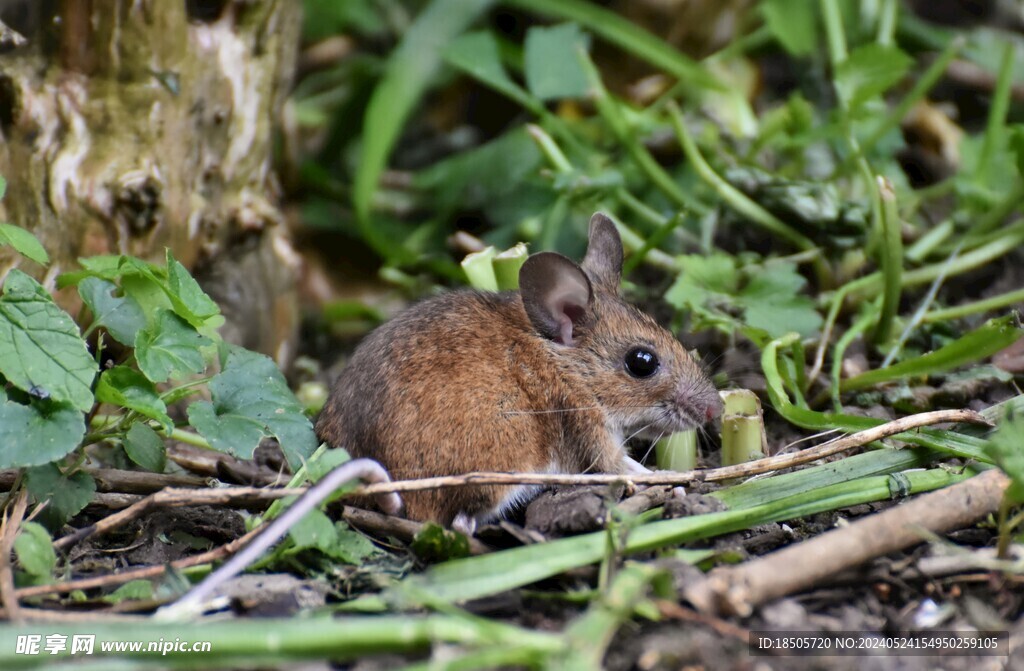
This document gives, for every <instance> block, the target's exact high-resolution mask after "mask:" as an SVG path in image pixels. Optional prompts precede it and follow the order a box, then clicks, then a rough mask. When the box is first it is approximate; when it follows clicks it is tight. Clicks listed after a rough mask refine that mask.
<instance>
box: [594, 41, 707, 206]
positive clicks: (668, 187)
mask: <svg viewBox="0 0 1024 671" xmlns="http://www.w3.org/2000/svg"><path fill="white" fill-rule="evenodd" d="M579 58H580V64H581V65H582V66H583V69H584V71H585V72H586V73H587V79H588V81H589V83H590V87H591V94H592V97H593V101H594V106H595V107H596V108H597V112H598V114H600V115H601V118H602V119H604V121H605V123H607V124H608V127H609V128H610V129H611V131H612V133H614V134H615V137H616V138H617V139H618V140H619V142H621V143H622V145H623V146H624V147H625V148H626V151H627V152H629V155H630V158H632V159H633V161H634V162H635V163H636V164H637V165H638V166H639V167H640V169H641V170H642V171H643V172H644V173H645V174H646V175H647V176H648V178H649V179H650V180H651V182H652V183H653V184H654V185H655V186H656V187H658V189H659V190H660V191H661V192H662V193H664V194H665V195H666V196H668V197H669V198H670V199H671V200H672V202H673V203H675V204H676V205H677V206H679V207H680V208H682V209H683V210H686V211H689V212H694V213H697V214H698V215H702V214H705V213H706V212H707V211H708V208H707V207H706V206H704V205H703V204H702V203H699V202H697V201H696V200H695V199H694V198H692V197H691V196H690V195H689V194H687V193H686V192H684V191H683V189H682V187H680V186H679V184H677V183H676V181H675V180H674V179H672V176H671V175H669V174H668V172H666V171H665V169H664V168H662V167H661V165H659V164H658V162H657V161H656V160H654V157H653V156H651V153H650V152H649V151H648V150H647V148H646V147H644V145H643V143H641V142H640V140H639V139H637V137H636V135H635V134H634V133H633V131H632V129H631V128H630V127H629V123H628V122H627V121H626V119H625V117H624V116H623V115H622V112H621V111H620V110H619V106H618V103H617V102H616V101H615V100H613V99H612V97H611V95H610V94H609V93H608V91H607V89H605V87H604V84H603V83H602V82H601V75H600V73H598V71H597V68H596V67H594V63H593V62H592V61H591V60H590V56H589V55H587V53H586V52H585V51H583V50H580V54H579Z"/></svg>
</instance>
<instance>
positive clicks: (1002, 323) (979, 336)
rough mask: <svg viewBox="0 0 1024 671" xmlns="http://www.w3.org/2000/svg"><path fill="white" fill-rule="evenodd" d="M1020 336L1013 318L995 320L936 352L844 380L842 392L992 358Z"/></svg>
mask: <svg viewBox="0 0 1024 671" xmlns="http://www.w3.org/2000/svg"><path fill="white" fill-rule="evenodd" d="M1020 335H1021V330H1020V329H1018V328H1017V327H1016V326H1014V325H1013V324H1012V323H1011V318H1010V317H1003V318H1001V319H992V320H990V321H988V322H987V323H985V324H984V325H983V326H980V327H979V328H976V329H974V330H973V331H971V332H970V333H967V334H966V335H964V336H961V337H960V338H958V339H957V340H955V341H953V342H951V343H949V344H948V345H946V346H944V347H940V348H939V349H937V350H935V351H934V352H929V353H928V354H923V355H921V356H919V357H917V358H916V359H910V360H907V361H902V362H900V363H897V364H894V365H892V366H889V367H888V368H878V369H875V370H869V371H867V372H866V373H861V374H860V375H855V376H854V377H850V378H847V379H845V380H843V382H842V385H841V389H842V391H844V392H846V391H856V390H858V389H865V388H867V387H871V386H874V385H876V384H879V383H882V382H890V381H892V380H897V379H899V378H902V377H907V376H909V375H922V374H927V373H931V372H939V371H944V370H949V369H951V368H955V367H957V366H961V365H964V364H966V363H970V362H973V361H978V360H979V359H984V358H985V357H988V356H991V355H992V354H995V353H996V352H998V351H1000V350H1001V349H1003V348H1004V347H1007V346H1009V345H1010V344H1012V343H1013V342H1015V341H1016V340H1017V339H1018V338H1020Z"/></svg>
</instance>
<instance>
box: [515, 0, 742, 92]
mask: <svg viewBox="0 0 1024 671" xmlns="http://www.w3.org/2000/svg"><path fill="white" fill-rule="evenodd" d="M503 4H505V5H507V6H510V7H519V8H520V9H525V10H527V11H531V12H537V13H538V14H542V15H544V16H553V17H557V18H560V19H564V20H567V21H575V22H576V23H579V24H580V25H582V26H585V27H586V28H587V29H588V30H591V31H593V32H594V33H595V34H596V35H599V36H600V37H602V38H604V39H605V40H608V41H609V42H611V43H612V44H614V45H616V46H618V47H620V48H621V49H623V50H624V51H627V52H629V53H631V54H633V55H635V56H637V57H639V58H641V59H643V60H645V61H647V62H648V63H650V64H651V65H654V66H656V67H659V68H661V69H662V70H664V71H665V72H667V73H669V74H670V75H673V76H675V77H678V78H679V79H680V80H681V81H684V82H686V83H688V84H690V85H692V86H696V87H700V88H707V89H713V90H722V89H723V86H722V84H721V83H719V82H718V81H717V80H716V79H715V78H714V77H712V76H711V75H710V74H709V73H708V72H707V71H706V70H705V69H704V68H702V67H701V66H700V65H698V64H697V63H696V62H695V61H693V60H692V59H691V58H689V57H687V56H685V55H684V54H683V53H681V52H680V51H679V50H677V49H675V48H674V47H672V45H670V44H668V43H667V42H665V41H664V40H662V39H660V38H658V37H656V36H655V35H653V34H651V33H649V32H647V31H646V30H644V29H643V28H641V27H639V26H638V25H636V24H635V23H632V22H631V21H629V20H628V19H626V18H624V17H623V16H622V15H620V14H618V13H616V12H613V11H611V10H608V9H604V8H603V7H600V6H598V5H596V4H593V3H590V2H584V1H583V0H558V2H550V1H549V0H505V1H504V3H503Z"/></svg>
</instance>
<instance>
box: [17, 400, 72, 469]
mask: <svg viewBox="0 0 1024 671" xmlns="http://www.w3.org/2000/svg"><path fill="white" fill-rule="evenodd" d="M84 435H85V416H84V415H83V414H82V413H81V412H79V411H78V410H76V409H74V408H73V407H71V406H70V405H69V404H67V403H52V402H50V403H42V402H40V403H34V404H32V405H22V404H20V403H15V402H14V401H5V402H3V403H0V468H19V467H22V466H38V465H40V464H48V463H50V462H51V461H54V460H55V459H60V458H61V457H63V456H64V455H66V454H67V453H69V452H71V450H73V449H75V448H76V447H78V444H79V443H80V442H81V441H82V436H84Z"/></svg>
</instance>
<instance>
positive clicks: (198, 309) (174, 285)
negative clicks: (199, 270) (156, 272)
mask: <svg viewBox="0 0 1024 671" xmlns="http://www.w3.org/2000/svg"><path fill="white" fill-rule="evenodd" d="M167 288H168V292H169V293H168V296H169V297H170V299H171V303H173V304H174V307H175V312H177V313H178V315H179V316H180V317H183V318H184V319H185V320H186V321H188V322H189V323H190V324H192V325H193V326H195V327H196V328H200V327H202V326H203V325H204V324H205V322H206V320H207V319H209V318H210V317H214V316H217V315H219V314H220V308H219V307H217V304H216V303H214V302H213V299H212V298H210V297H209V296H207V295H206V292H205V291H203V289H202V288H201V287H200V286H199V283H198V282H196V281H195V279H194V278H193V277H192V276H191V275H190V274H189V272H188V271H187V270H185V266H183V265H181V264H180V263H178V262H177V261H176V260H175V258H174V257H173V256H171V250H170V249H168V250H167Z"/></svg>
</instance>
